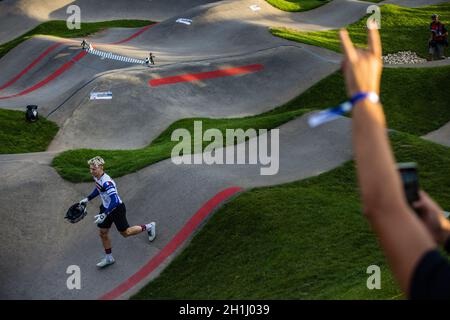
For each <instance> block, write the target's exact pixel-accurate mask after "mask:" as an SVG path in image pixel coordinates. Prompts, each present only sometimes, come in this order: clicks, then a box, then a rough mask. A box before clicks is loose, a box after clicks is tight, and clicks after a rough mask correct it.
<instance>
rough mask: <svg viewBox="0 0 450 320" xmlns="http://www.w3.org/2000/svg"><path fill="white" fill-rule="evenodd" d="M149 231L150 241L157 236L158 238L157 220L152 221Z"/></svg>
mask: <svg viewBox="0 0 450 320" xmlns="http://www.w3.org/2000/svg"><path fill="white" fill-rule="evenodd" d="M147 233H148V240H149V241H150V242H152V241H153V240H155V238H156V223H155V222H151V223H150V228H148V229H147Z"/></svg>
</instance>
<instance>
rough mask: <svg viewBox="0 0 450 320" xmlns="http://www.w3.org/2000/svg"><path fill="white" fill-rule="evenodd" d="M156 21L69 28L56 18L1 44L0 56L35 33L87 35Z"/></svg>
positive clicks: (135, 26)
mask: <svg viewBox="0 0 450 320" xmlns="http://www.w3.org/2000/svg"><path fill="white" fill-rule="evenodd" d="M152 23H154V22H152V21H147V20H113V21H103V22H86V23H82V24H81V29H79V30H78V29H74V30H69V29H68V28H67V25H66V21H61V20H55V21H47V22H44V23H41V24H40V25H38V26H37V27H36V28H34V29H32V30H30V31H28V32H27V33H25V34H23V35H21V36H20V37H18V38H16V39H14V40H11V41H9V42H6V43H3V44H0V58H1V57H3V56H4V55H6V54H7V53H8V52H9V51H10V50H12V49H14V48H15V47H16V46H18V45H19V44H21V43H22V42H24V41H25V40H28V39H30V38H32V37H33V36H35V35H39V34H43V35H50V36H55V37H62V38H77V37H86V36H88V35H90V34H93V33H96V32H99V31H101V30H103V29H106V28H138V27H143V26H146V25H149V24H152Z"/></svg>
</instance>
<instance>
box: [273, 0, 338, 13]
mask: <svg viewBox="0 0 450 320" xmlns="http://www.w3.org/2000/svg"><path fill="white" fill-rule="evenodd" d="M266 1H267V2H268V3H270V4H271V5H272V6H274V7H275V8H278V9H280V10H283V11H290V12H298V11H307V10H311V9H314V8H317V7H320V6H322V5H324V4H325V3H327V2H329V1H330V0H266Z"/></svg>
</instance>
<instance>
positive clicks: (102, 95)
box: [91, 91, 112, 100]
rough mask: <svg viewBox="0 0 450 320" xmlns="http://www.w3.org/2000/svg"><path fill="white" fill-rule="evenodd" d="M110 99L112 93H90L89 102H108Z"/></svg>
mask: <svg viewBox="0 0 450 320" xmlns="http://www.w3.org/2000/svg"><path fill="white" fill-rule="evenodd" d="M110 99H112V92H111V91H107V92H91V100H110Z"/></svg>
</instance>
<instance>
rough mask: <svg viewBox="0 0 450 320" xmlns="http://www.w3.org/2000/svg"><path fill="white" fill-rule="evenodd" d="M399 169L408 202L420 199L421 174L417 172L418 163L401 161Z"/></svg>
mask: <svg viewBox="0 0 450 320" xmlns="http://www.w3.org/2000/svg"><path fill="white" fill-rule="evenodd" d="M398 169H399V171H400V175H401V177H402V181H403V189H404V191H405V196H406V199H407V200H408V203H409V204H410V205H412V203H413V202H415V201H417V200H419V176H418V174H417V165H416V164H415V163H400V164H398Z"/></svg>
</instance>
